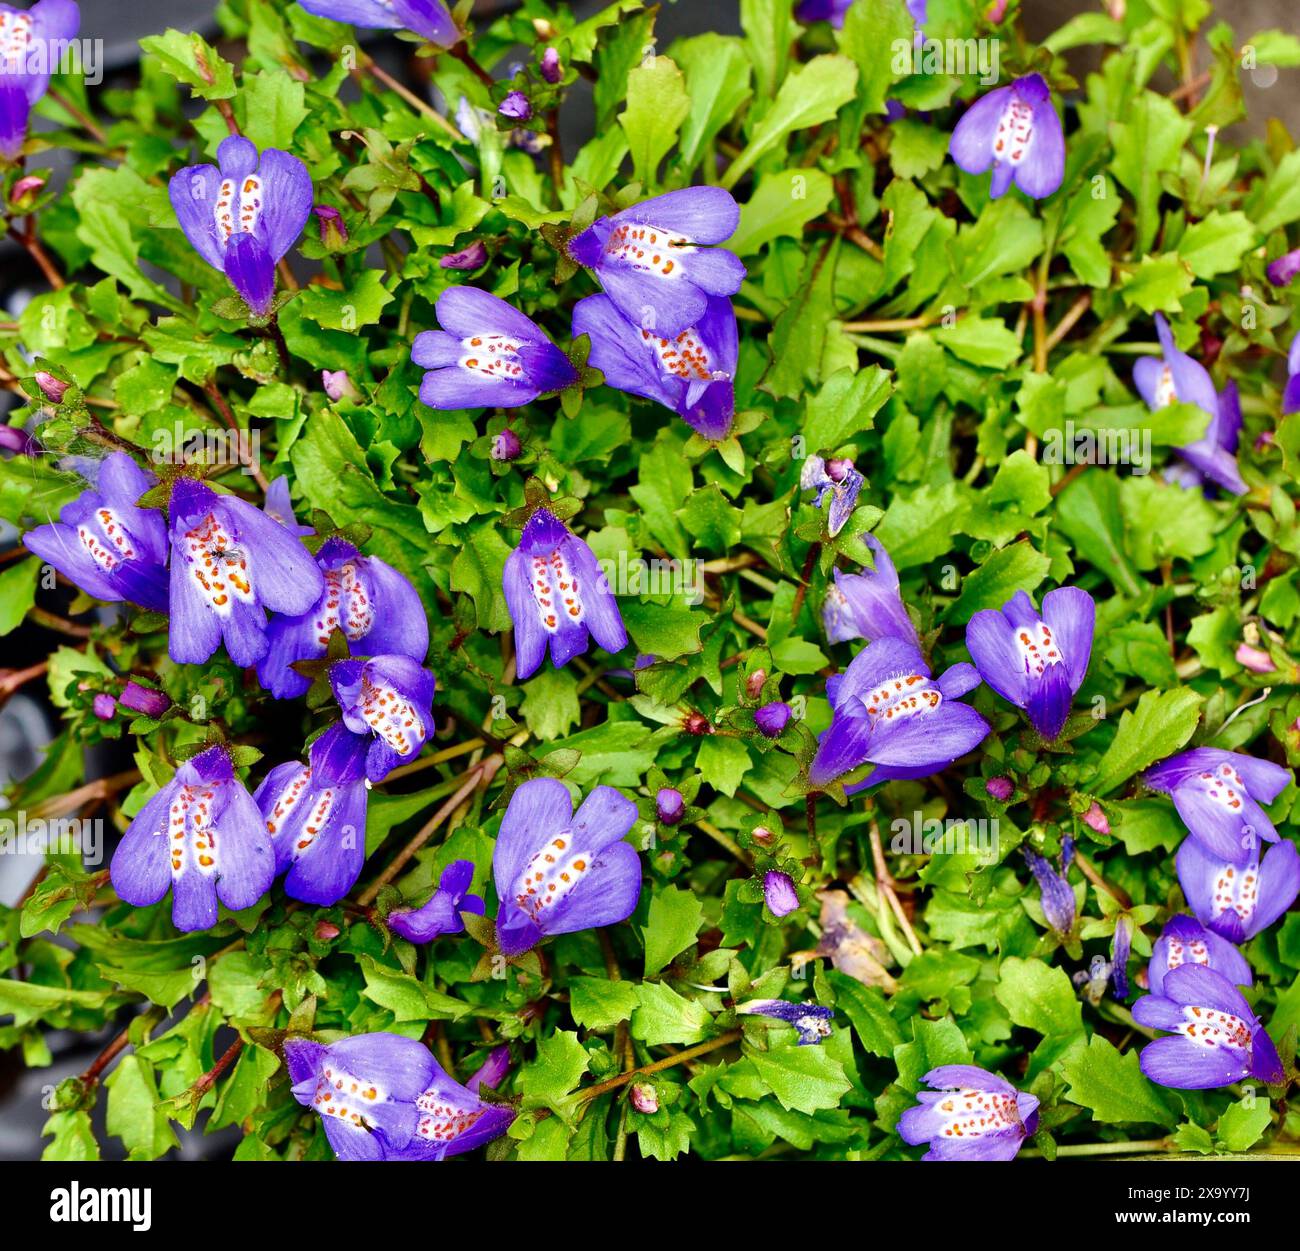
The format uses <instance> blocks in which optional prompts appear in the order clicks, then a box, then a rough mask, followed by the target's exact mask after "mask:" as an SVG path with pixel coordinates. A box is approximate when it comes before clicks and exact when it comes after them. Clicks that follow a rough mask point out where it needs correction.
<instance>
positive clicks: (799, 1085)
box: [746, 1046, 852, 1113]
mask: <svg viewBox="0 0 1300 1251" xmlns="http://www.w3.org/2000/svg"><path fill="white" fill-rule="evenodd" d="M746 1053H747V1054H748V1056H749V1061H750V1063H751V1064H752V1065H753V1066H754V1067H755V1068H756V1069H757V1070H758V1075H759V1077H761V1078H762V1079H763V1081H764V1082H765V1083H766V1084H767V1086H768V1089H770V1090H771V1092H772V1093H773V1094H774V1095H775V1096H776V1097H777V1099H778V1100H780V1103H781V1106H782V1107H783V1108H788V1109H791V1110H793V1111H796V1112H809V1113H811V1112H819V1111H821V1110H822V1109H824V1108H837V1107H839V1105H840V1099H841V1098H842V1097H843V1096H844V1095H845V1094H847V1093H848V1091H849V1090H851V1089H852V1084H851V1083H850V1082H849V1079H848V1078H847V1077H845V1076H844V1066H843V1065H842V1064H840V1063H839V1061H838V1060H835V1059H832V1057H831V1054H830V1052H829V1051H828V1050H827V1049H826V1048H825V1047H798V1046H794V1047H780V1048H775V1049H773V1050H771V1051H758V1050H756V1049H754V1048H749V1047H747V1048H746Z"/></svg>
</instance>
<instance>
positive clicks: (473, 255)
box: [438, 239, 488, 269]
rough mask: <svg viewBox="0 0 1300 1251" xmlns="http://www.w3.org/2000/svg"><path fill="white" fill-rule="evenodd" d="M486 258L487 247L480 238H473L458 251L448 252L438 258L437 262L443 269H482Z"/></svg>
mask: <svg viewBox="0 0 1300 1251" xmlns="http://www.w3.org/2000/svg"><path fill="white" fill-rule="evenodd" d="M487 258H488V253H487V248H486V247H485V246H484V245H483V241H482V239H475V240H474V242H473V243H471V244H470V245H469V246H468V247H464V248H461V250H460V251H459V252H448V253H447V255H446V256H444V257H441V258H439V261H438V264H439V266H440V267H441V268H443V269H482V268H483V266H484V265H486V264H487Z"/></svg>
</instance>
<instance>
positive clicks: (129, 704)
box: [117, 679, 172, 719]
mask: <svg viewBox="0 0 1300 1251" xmlns="http://www.w3.org/2000/svg"><path fill="white" fill-rule="evenodd" d="M117 702H118V703H119V704H121V705H122V707H123V708H129V709H131V711H132V712H139V713H143V714H144V716H146V717H154V718H155V719H156V718H158V717H161V716H162V715H163V713H165V712H166V711H167V709H168V708H170V707H171V706H172V701H171V700H170V699H169V698H168V697H167V694H166V692H164V691H159V690H155V689H154V688H153V687H152V686H141V685H140V683H139V682H137V681H135V679H131V680H130V681H129V682H127V684H126V685H125V686H124V687H123V688H122V693H121V695H119V696H118V697H117Z"/></svg>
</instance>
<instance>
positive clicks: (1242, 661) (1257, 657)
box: [1236, 643, 1277, 673]
mask: <svg viewBox="0 0 1300 1251" xmlns="http://www.w3.org/2000/svg"><path fill="white" fill-rule="evenodd" d="M1236 656H1237V663H1238V664H1239V665H1244V666H1245V667H1246V668H1247V669H1249V670H1250V671H1251V673H1272V672H1273V671H1274V670H1275V669H1276V668H1277V666H1276V665H1275V664H1274V663H1273V658H1272V657H1271V656H1270V655H1269V654H1268V652H1266V651H1264V649H1263V648H1261V647H1251V646H1250V644H1249V643H1242V644H1240V645H1239V646H1238V647H1237V652H1236Z"/></svg>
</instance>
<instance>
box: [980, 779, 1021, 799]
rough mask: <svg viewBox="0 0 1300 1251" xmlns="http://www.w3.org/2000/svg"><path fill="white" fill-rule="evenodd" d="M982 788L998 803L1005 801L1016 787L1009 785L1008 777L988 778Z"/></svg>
mask: <svg viewBox="0 0 1300 1251" xmlns="http://www.w3.org/2000/svg"><path fill="white" fill-rule="evenodd" d="M984 789H985V790H986V791H987V792H988V793H989V794H990V795H992V796H993V798H994V799H996V800H998V801H999V802H1000V803H1006V802H1007V800H1008V799H1010V798H1011V794H1012V792H1013V791H1014V790H1015V789H1016V788H1015V787H1014V786H1012V785H1011V779H1010V778H989V780H988V781H987V782H985V783H984Z"/></svg>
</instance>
